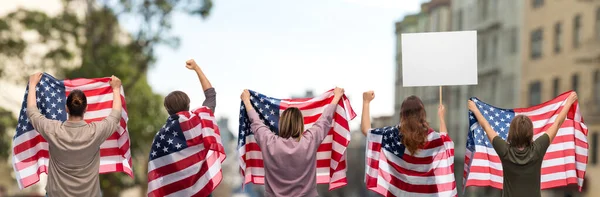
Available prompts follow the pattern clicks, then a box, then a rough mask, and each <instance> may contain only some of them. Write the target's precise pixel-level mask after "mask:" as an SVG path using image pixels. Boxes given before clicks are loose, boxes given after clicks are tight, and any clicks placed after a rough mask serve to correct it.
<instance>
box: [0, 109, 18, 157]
mask: <svg viewBox="0 0 600 197" xmlns="http://www.w3.org/2000/svg"><path fill="white" fill-rule="evenodd" d="M16 126H17V119H15V117H14V116H13V114H12V113H11V112H10V111H8V110H6V109H3V108H0V160H2V158H8V156H9V155H10V152H11V150H12V148H11V147H10V144H11V136H8V135H7V134H6V133H7V131H8V129H14V128H15V127H16Z"/></svg>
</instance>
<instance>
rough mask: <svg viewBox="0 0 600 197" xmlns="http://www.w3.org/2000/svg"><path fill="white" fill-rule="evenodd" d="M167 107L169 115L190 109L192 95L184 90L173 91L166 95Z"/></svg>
mask: <svg viewBox="0 0 600 197" xmlns="http://www.w3.org/2000/svg"><path fill="white" fill-rule="evenodd" d="M164 105H165V109H167V112H168V113H169V115H173V114H176V113H177V112H180V111H189V110H190V97H188V95H187V94H185V93H184V92H182V91H173V92H171V93H169V95H167V96H166V97H165V103H164Z"/></svg>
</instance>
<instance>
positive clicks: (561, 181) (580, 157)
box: [463, 91, 588, 190]
mask: <svg viewBox="0 0 600 197" xmlns="http://www.w3.org/2000/svg"><path fill="white" fill-rule="evenodd" d="M571 92H572V91H569V92H565V93H563V94H561V95H560V96H558V97H556V98H554V99H552V100H550V101H547V102H545V103H543V104H539V105H536V106H532V107H527V108H515V109H502V108H498V107H494V106H492V105H489V104H487V103H484V102H483V101H481V100H479V99H477V98H471V99H470V100H472V101H473V102H475V103H476V104H477V107H478V108H479V110H480V111H481V112H482V114H483V116H484V117H485V119H486V120H487V121H488V122H489V123H490V125H491V126H492V128H493V129H494V131H496V132H497V133H498V136H500V137H502V139H504V140H506V139H507V137H508V130H509V127H510V122H511V121H512V119H513V118H514V117H515V116H517V115H525V116H528V117H529V118H530V119H531V121H532V122H533V127H534V130H533V132H534V136H533V139H534V140H535V139H537V138H538V137H539V136H541V135H542V134H543V133H544V132H545V131H546V130H547V129H548V128H549V127H550V126H552V124H553V123H554V121H555V120H556V117H557V116H558V114H559V113H560V111H561V110H562V109H563V107H565V103H566V100H567V98H568V97H569V94H570V93H571ZM587 133H588V129H587V127H586V126H585V124H584V121H583V118H582V117H581V111H580V108H579V104H578V102H575V103H574V104H573V106H571V109H570V111H569V113H568V115H567V118H566V120H565V122H564V123H563V125H562V126H561V128H560V129H559V130H558V133H557V134H556V137H555V138H554V140H553V141H552V143H551V144H550V146H549V147H548V150H547V152H546V155H545V156H544V160H543V162H542V169H541V189H549V188H555V187H562V186H566V185H569V184H577V185H578V186H579V190H581V188H582V187H583V180H584V177H585V170H586V165H587V161H588V154H587V152H588V142H587ZM463 183H464V186H465V187H468V186H491V187H494V188H498V189H502V183H503V178H502V163H501V162H500V158H499V157H498V154H497V153H496V151H495V150H494V148H493V147H492V143H491V142H490V141H489V140H488V137H487V135H486V133H485V131H484V130H483V128H481V126H480V125H479V123H478V122H477V119H476V118H475V117H474V115H473V113H472V112H470V111H469V133H468V137H467V148H466V151H465V168H464V174H463Z"/></svg>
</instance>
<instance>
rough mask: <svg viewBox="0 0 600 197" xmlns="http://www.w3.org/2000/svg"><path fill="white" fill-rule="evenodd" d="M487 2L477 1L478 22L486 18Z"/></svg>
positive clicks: (484, 0) (483, 0) (485, 0)
mask: <svg viewBox="0 0 600 197" xmlns="http://www.w3.org/2000/svg"><path fill="white" fill-rule="evenodd" d="M487 3H488V1H487V0H479V1H477V8H478V9H477V10H478V11H479V21H483V20H485V19H486V18H487V13H488V12H487Z"/></svg>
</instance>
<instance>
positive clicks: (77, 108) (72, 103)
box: [67, 90, 87, 116]
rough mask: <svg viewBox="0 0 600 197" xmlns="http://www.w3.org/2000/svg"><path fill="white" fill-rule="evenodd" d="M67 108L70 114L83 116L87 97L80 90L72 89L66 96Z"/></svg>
mask: <svg viewBox="0 0 600 197" xmlns="http://www.w3.org/2000/svg"><path fill="white" fill-rule="evenodd" d="M67 108H68V109H69V115H70V116H83V113H85V109H86V108H87V98H86V96H85V93H83V91H81V90H73V91H72V92H71V93H69V96H68V97H67Z"/></svg>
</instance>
